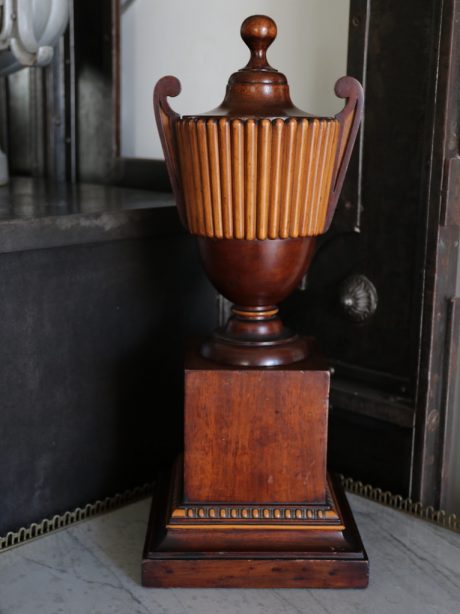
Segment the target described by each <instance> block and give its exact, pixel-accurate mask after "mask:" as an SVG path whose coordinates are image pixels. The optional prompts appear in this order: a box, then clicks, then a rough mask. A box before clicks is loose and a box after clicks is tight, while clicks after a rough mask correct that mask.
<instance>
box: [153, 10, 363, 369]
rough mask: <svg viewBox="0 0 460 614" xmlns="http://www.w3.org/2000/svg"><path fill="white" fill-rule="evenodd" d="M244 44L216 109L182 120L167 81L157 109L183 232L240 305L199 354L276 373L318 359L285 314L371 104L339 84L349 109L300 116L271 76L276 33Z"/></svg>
mask: <svg viewBox="0 0 460 614" xmlns="http://www.w3.org/2000/svg"><path fill="white" fill-rule="evenodd" d="M241 36H242V38H243V40H244V41H245V43H246V44H247V45H248V47H249V48H250V51H251V58H250V60H249V63H248V65H247V66H246V67H245V68H243V69H241V70H239V71H238V72H236V73H234V74H233V75H232V76H231V77H230V79H229V82H228V86H227V92H226V95H225V98H224V101H223V102H222V104H221V105H220V106H219V107H217V108H216V109H214V110H212V111H210V112H208V113H204V114H202V115H195V116H187V115H186V116H183V117H180V116H179V115H177V114H176V113H174V111H172V109H171V107H170V106H169V104H168V102H167V98H168V97H170V96H171V97H172V96H177V95H178V94H179V92H180V89H181V88H180V83H179V81H178V80H177V79H176V78H175V77H164V78H163V79H161V80H160V81H159V82H158V83H157V85H156V87H155V91H154V108H155V115H156V120H157V125H158V130H159V132H160V137H161V142H162V145H163V150H164V154H165V159H166V164H167V168H168V172H169V176H170V179H171V183H172V186H173V190H174V194H175V197H176V201H177V206H178V209H179V214H180V217H181V220H182V222H183V224H184V225H185V226H186V228H187V229H188V231H189V232H190V233H191V234H193V235H195V236H196V237H197V238H198V245H199V250H200V253H201V258H202V262H203V265H204V268H205V270H206V272H207V274H208V276H209V278H210V280H211V282H212V283H213V284H214V286H215V287H216V288H217V289H218V290H219V292H220V293H221V294H223V295H224V296H225V297H226V298H227V299H229V300H230V301H232V302H233V303H234V306H233V309H232V316H231V318H230V319H229V321H228V322H227V324H226V326H225V327H224V328H223V329H221V330H218V331H216V332H215V333H214V336H213V338H212V339H211V340H207V341H206V342H205V343H204V344H203V346H202V349H201V351H202V354H203V356H205V357H207V358H210V359H211V360H215V361H218V362H221V363H224V364H233V365H241V366H276V365H282V364H289V363H292V362H296V361H299V360H302V359H304V358H305V357H306V356H307V355H308V352H309V348H308V343H307V342H306V341H305V340H304V339H300V338H299V337H298V336H297V335H296V334H294V333H292V332H291V331H289V330H287V329H286V328H285V327H284V326H283V324H282V322H281V320H280V319H279V316H278V307H277V305H278V303H279V302H280V301H282V300H283V299H284V298H286V297H287V296H288V295H289V294H290V293H291V292H292V291H293V290H294V289H295V288H296V287H297V286H298V284H299V283H300V281H301V278H302V277H303V275H304V274H305V272H306V271H307V269H308V266H309V264H310V262H311V260H312V257H313V255H314V250H315V239H316V237H317V236H318V235H321V234H323V233H324V232H326V230H327V229H328V227H329V225H330V223H331V220H332V216H333V215H334V211H335V208H336V205H337V201H338V197H339V194H340V190H341V188H342V184H343V180H344V177H345V173H346V170H347V166H348V162H349V160H350V155H351V151H352V148H353V144H354V142H355V139H356V134H357V131H358V127H359V123H360V120H361V114H362V108H363V92H362V87H361V85H360V84H359V83H358V82H357V81H356V80H355V79H353V78H351V77H343V78H341V79H339V80H338V81H337V83H336V85H335V92H336V94H337V96H339V97H341V98H346V99H347V103H346V105H345V108H344V109H343V111H341V112H340V113H339V114H338V115H336V116H335V117H314V116H312V115H310V114H309V113H306V112H304V111H301V110H300V109H298V108H297V107H295V106H294V105H293V103H292V101H291V98H290V95H289V86H288V83H287V80H286V77H285V76H284V75H283V74H281V73H280V72H278V71H277V70H275V69H274V68H272V67H271V66H270V65H269V64H268V61H267V57H266V52H267V48H268V47H269V45H270V44H271V43H272V42H273V40H274V39H275V37H276V25H275V22H274V21H273V20H272V19H270V18H268V17H264V16H253V17H249V18H248V19H246V20H245V21H244V23H243V25H242V27H241Z"/></svg>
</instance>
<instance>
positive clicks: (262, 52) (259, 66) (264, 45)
mask: <svg viewBox="0 0 460 614" xmlns="http://www.w3.org/2000/svg"><path fill="white" fill-rule="evenodd" d="M276 33H277V28H276V23H275V22H274V21H273V19H271V17H267V16H266V15H251V17H247V18H246V19H245V20H244V21H243V23H242V25H241V38H242V39H243V40H244V42H245V43H246V45H247V46H248V47H249V50H250V52H251V59H250V60H249V62H248V64H247V66H246V68H249V69H252V70H264V69H269V70H273V69H272V67H271V66H270V64H269V63H268V62H267V49H268V48H269V47H270V45H271V44H272V43H273V41H274V40H275V38H276Z"/></svg>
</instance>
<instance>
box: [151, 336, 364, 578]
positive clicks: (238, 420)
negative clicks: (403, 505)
mask: <svg viewBox="0 0 460 614" xmlns="http://www.w3.org/2000/svg"><path fill="white" fill-rule="evenodd" d="M328 397H329V372H328V370H327V369H326V368H325V366H324V364H323V363H322V361H321V359H320V357H319V356H318V355H316V354H315V355H313V356H311V357H309V358H308V359H307V360H306V361H303V362H300V363H295V364H293V365H289V366H285V367H276V368H270V369H267V368H260V369H259V368H257V369H255V368H254V369H248V368H237V367H223V366H220V365H217V364H214V363H212V362H210V361H207V360H205V359H203V358H201V357H200V356H199V354H198V350H197V348H193V349H191V350H190V351H189V353H188V355H187V357H186V363H185V450H184V456H183V457H180V458H179V459H178V461H177V463H176V465H175V467H174V468H172V470H171V471H170V472H168V473H167V474H165V475H163V476H162V478H161V479H160V481H159V483H158V486H157V490H156V493H155V495H154V500H153V504H152V514H151V518H150V521H149V531H148V534H147V539H146V544H145V551H144V560H143V564H142V583H143V585H144V586H156V587H203V588H205V587H241V588H243V587H246V588H269V587H279V588H281V587H337V588H346V587H356V588H357V587H365V586H367V583H368V561H367V556H366V553H365V551H364V548H363V545H362V543H361V539H360V537H359V534H358V531H357V529H356V525H355V523H354V521H353V518H352V515H351V512H350V509H349V507H348V504H347V502H346V499H345V496H344V494H343V493H342V491H341V487H340V485H339V484H338V483H337V482H334V481H333V480H328V479H327V474H326V452H327V410H328Z"/></svg>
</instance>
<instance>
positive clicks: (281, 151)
mask: <svg viewBox="0 0 460 614" xmlns="http://www.w3.org/2000/svg"><path fill="white" fill-rule="evenodd" d="M241 36H242V38H243V40H244V41H245V43H246V44H247V45H248V47H249V49H250V52H251V57H250V60H249V63H248V65H247V66H246V67H245V68H243V69H241V70H240V71H238V72H236V73H234V74H233V75H232V76H231V77H230V80H229V82H228V86H227V92H226V95H225V98H224V101H223V103H222V104H221V105H220V106H219V107H217V108H216V109H214V110H213V111H210V112H209V113H205V114H203V115H197V116H183V117H180V116H179V115H178V114H177V113H175V112H174V111H173V110H172V109H171V107H170V106H169V103H168V100H167V99H168V97H173V96H177V95H178V94H179V92H180V84H179V81H178V80H177V79H176V78H175V77H164V78H163V79H161V80H160V81H159V82H158V83H157V85H156V87H155V90H154V109H155V115H156V120H157V125H158V130H159V133H160V137H161V142H162V145H163V150H164V154H165V159H166V165H167V169H168V172H169V176H170V179H171V183H172V187H173V191H174V194H175V198H176V201H177V206H178V210H179V215H180V218H181V221H182V223H183V224H184V226H185V227H186V228H187V230H188V231H189V232H190V233H191V234H193V235H195V236H196V237H197V241H198V246H199V250H200V254H201V258H202V262H203V265H204V268H205V270H206V272H207V274H208V276H209V278H210V280H211V281H212V283H213V284H214V285H215V287H216V288H217V289H218V290H219V292H221V293H222V294H223V295H224V296H225V297H227V298H228V299H229V300H231V301H232V302H233V303H234V305H233V308H232V315H231V317H230V318H229V320H228V322H227V323H226V324H225V326H224V327H223V328H222V329H219V330H217V331H215V333H214V334H213V336H212V337H211V338H210V339H205V340H201V341H199V342H198V343H195V342H191V343H190V344H189V349H188V351H187V354H186V357H185V373H184V382H185V386H184V388H185V399H184V454H183V456H181V457H180V458H178V459H177V462H176V464H175V465H174V467H172V468H171V470H170V471H169V472H167V473H165V474H164V476H163V477H162V478H161V479H160V480H159V482H158V487H157V490H156V493H155V496H154V500H153V504H152V515H151V519H150V522H149V530H148V534H147V539H146V545H145V550H144V559H143V564H142V582H143V584H144V585H145V586H155V587H173V586H174V587H248V588H249V587H253V588H256V587H257V588H264V587H341V588H346V587H364V586H366V585H367V582H368V561H367V556H366V553H365V551H364V548H363V545H362V543H361V540H360V537H359V534H358V531H357V529H356V526H355V524H354V521H353V517H352V515H351V512H350V509H349V507H348V504H347V501H346V499H345V497H344V494H343V492H342V490H341V486H340V484H339V483H337V482H336V481H334V480H333V479H332V478H329V477H328V475H327V470H326V456H327V413H328V399H329V376H330V374H329V369H328V367H327V365H326V363H325V362H324V360H323V359H322V358H321V356H320V355H319V354H318V352H317V350H315V344H314V342H313V340H312V339H307V338H304V337H301V336H298V335H296V334H295V333H293V332H291V331H289V330H288V329H286V328H285V327H284V326H283V323H282V322H281V320H280V318H279V316H278V306H277V305H278V304H279V303H280V301H282V300H283V299H284V298H286V297H287V296H288V295H289V293H290V292H292V291H293V290H294V289H295V288H296V286H297V285H298V284H299V283H300V281H301V279H302V276H303V275H304V274H305V272H306V271H307V269H308V266H309V264H310V262H311V260H312V257H313V255H314V250H315V240H316V237H317V236H318V235H321V234H322V233H324V232H326V230H327V229H328V227H329V225H330V223H331V219H332V216H333V214H334V210H335V208H336V205H337V201H338V197H339V193H340V190H341V187H342V184H343V180H344V176H345V172H346V169H347V166H348V163H349V160H350V155H351V151H352V148H353V144H354V142H355V139H356V134H357V131H358V127H359V123H360V119H361V114H362V109H363V91H362V88H361V85H360V84H359V83H358V82H357V81H356V80H355V79H353V78H351V77H343V78H341V79H339V81H338V82H337V83H336V86H335V92H336V94H337V95H338V96H339V97H341V98H345V99H346V105H345V108H344V109H343V111H341V112H340V113H339V114H338V115H336V116H335V117H314V116H312V115H309V114H308V113H305V112H303V111H301V110H300V109H298V108H297V107H295V106H294V105H293V103H292V101H291V99H290V96H289V87H288V84H287V80H286V77H285V76H284V75H283V74H281V73H279V72H278V71H277V70H275V69H274V68H272V67H271V66H270V65H269V64H268V62H267V58H266V52H267V48H268V46H269V45H270V44H271V43H272V42H273V40H274V39H275V36H276V25H275V23H274V21H273V20H272V19H270V18H269V17H266V16H263V15H255V16H252V17H249V18H248V19H246V20H245V21H244V22H243V25H242V27H241Z"/></svg>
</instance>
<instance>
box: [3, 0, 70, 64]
mask: <svg viewBox="0 0 460 614" xmlns="http://www.w3.org/2000/svg"><path fill="white" fill-rule="evenodd" d="M0 9H1V12H0V75H5V74H8V73H10V72H14V71H16V70H18V69H19V68H21V67H22V66H45V65H46V64H49V63H50V62H51V59H52V57H53V46H54V45H55V44H56V43H57V41H58V40H59V37H60V36H61V35H62V34H63V32H64V30H65V29H66V27H67V23H68V21H69V2H68V0H0Z"/></svg>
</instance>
